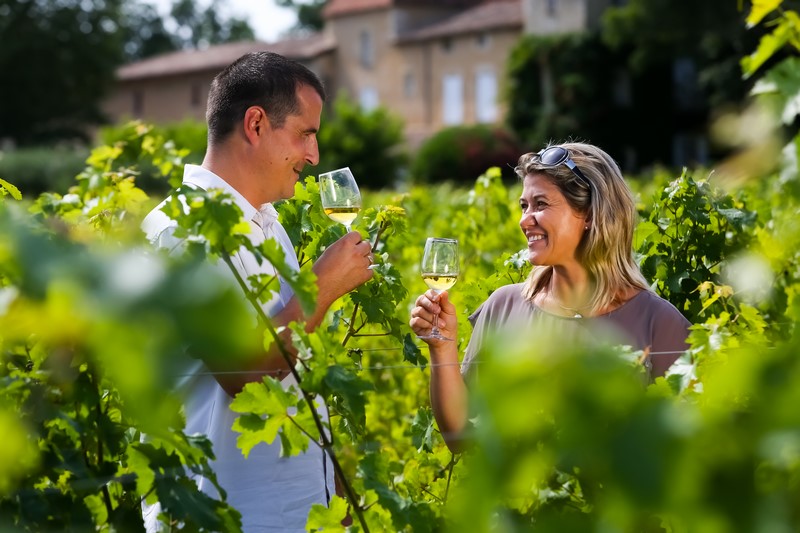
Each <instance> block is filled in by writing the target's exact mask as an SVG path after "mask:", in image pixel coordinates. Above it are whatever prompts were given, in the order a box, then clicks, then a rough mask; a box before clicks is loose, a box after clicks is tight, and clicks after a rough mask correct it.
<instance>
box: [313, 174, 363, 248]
mask: <svg viewBox="0 0 800 533" xmlns="http://www.w3.org/2000/svg"><path fill="white" fill-rule="evenodd" d="M319 195H320V199H321V201H322V209H323V210H324V211H325V214H326V215H328V217H330V219H331V220H333V221H334V222H338V223H339V224H344V227H345V228H347V231H348V232H349V231H350V226H351V225H352V224H353V220H355V218H356V215H358V210H359V209H361V193H360V192H359V190H358V185H357V184H356V180H355V178H354V177H353V173H352V172H350V169H349V168H348V167H345V168H340V169H338V170H331V171H330V172H325V173H323V174H320V175H319Z"/></svg>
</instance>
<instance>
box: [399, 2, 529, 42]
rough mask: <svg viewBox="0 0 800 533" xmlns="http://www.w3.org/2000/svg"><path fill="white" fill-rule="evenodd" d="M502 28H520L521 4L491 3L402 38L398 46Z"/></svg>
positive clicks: (404, 35) (406, 34)
mask: <svg viewBox="0 0 800 533" xmlns="http://www.w3.org/2000/svg"><path fill="white" fill-rule="evenodd" d="M501 28H511V29H514V28H522V3H521V2H520V0H494V1H491V2H485V3H483V4H481V5H478V6H475V7H473V8H472V9H469V10H466V11H462V12H461V13H459V14H457V15H454V16H452V17H449V18H447V19H445V20H444V21H442V22H439V23H436V24H432V25H430V26H426V27H424V28H420V29H418V30H413V31H410V32H408V33H405V34H403V35H402V36H401V38H400V41H401V42H413V41H425V40H428V39H436V38H440V37H450V36H453V35H459V34H464V33H474V32H480V31H485V30H494V29H501Z"/></svg>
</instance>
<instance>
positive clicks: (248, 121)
mask: <svg viewBox="0 0 800 533" xmlns="http://www.w3.org/2000/svg"><path fill="white" fill-rule="evenodd" d="M268 128H269V119H268V118H267V113H266V112H265V111H264V108H263V107H261V106H257V105H254V106H250V107H248V108H247V111H245V112H244V136H245V137H247V140H248V141H250V142H251V143H255V142H257V141H258V139H259V138H261V137H262V136H263V135H264V134H265V133H266V131H267V129H268Z"/></svg>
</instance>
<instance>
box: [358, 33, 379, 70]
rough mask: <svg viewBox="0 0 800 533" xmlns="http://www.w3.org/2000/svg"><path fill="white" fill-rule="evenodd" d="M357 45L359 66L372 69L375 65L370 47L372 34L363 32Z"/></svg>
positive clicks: (372, 49) (371, 46)
mask: <svg viewBox="0 0 800 533" xmlns="http://www.w3.org/2000/svg"><path fill="white" fill-rule="evenodd" d="M358 43H359V57H360V58H361V66H362V67H364V68H372V65H374V64H375V49H374V47H373V45H372V34H371V33H370V32H368V31H367V30H363V31H362V32H361V36H360V37H359V41H358Z"/></svg>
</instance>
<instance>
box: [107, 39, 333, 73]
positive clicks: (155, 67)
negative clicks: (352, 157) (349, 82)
mask: <svg viewBox="0 0 800 533" xmlns="http://www.w3.org/2000/svg"><path fill="white" fill-rule="evenodd" d="M334 48H335V44H334V43H333V41H331V40H330V39H328V38H327V37H325V36H324V35H323V34H320V33H317V34H313V35H311V36H309V37H306V38H302V39H287V40H284V41H278V42H275V43H266V42H262V41H239V42H235V43H226V44H220V45H215V46H209V47H208V48H206V49H204V50H181V51H178V52H171V53H168V54H162V55H158V56H154V57H151V58H148V59H144V60H142V61H137V62H136V63H131V64H129V65H125V66H123V67H121V68H120V69H119V70H117V79H119V80H135V79H142V78H150V77H156V76H168V75H173V74H186V73H189V72H199V71H207V70H222V69H223V68H225V67H227V66H228V65H230V64H231V63H233V62H234V61H235V60H237V59H238V58H240V57H241V56H243V55H244V54H246V53H247V52H257V51H260V50H268V51H270V52H276V53H278V54H281V55H284V56H286V57H290V58H292V59H296V60H304V59H310V58H313V57H315V56H317V55H319V54H321V53H323V52H327V51H330V50H333V49H334Z"/></svg>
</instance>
